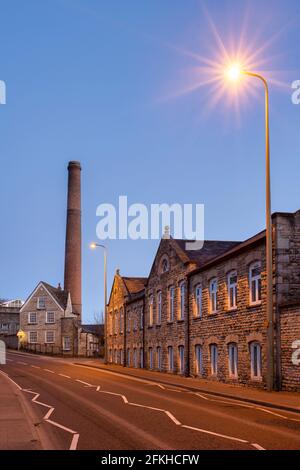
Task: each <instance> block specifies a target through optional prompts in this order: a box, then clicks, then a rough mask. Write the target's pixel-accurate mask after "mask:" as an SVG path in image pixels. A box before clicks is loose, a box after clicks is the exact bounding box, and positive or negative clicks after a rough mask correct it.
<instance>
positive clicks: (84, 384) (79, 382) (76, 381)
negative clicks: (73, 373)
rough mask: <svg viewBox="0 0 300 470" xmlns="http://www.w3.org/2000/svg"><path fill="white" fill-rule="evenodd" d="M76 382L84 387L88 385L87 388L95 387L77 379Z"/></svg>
mask: <svg viewBox="0 0 300 470" xmlns="http://www.w3.org/2000/svg"><path fill="white" fill-rule="evenodd" d="M75 381H76V382H79V383H81V384H83V385H86V386H87V387H92V386H93V385H91V384H89V383H87V382H84V381H83V380H79V379H75Z"/></svg>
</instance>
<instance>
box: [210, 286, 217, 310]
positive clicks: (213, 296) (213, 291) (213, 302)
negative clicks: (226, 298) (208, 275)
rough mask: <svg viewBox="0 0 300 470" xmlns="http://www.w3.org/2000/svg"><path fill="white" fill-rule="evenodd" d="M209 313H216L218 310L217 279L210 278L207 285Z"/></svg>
mask: <svg viewBox="0 0 300 470" xmlns="http://www.w3.org/2000/svg"><path fill="white" fill-rule="evenodd" d="M209 298H210V313H216V312H217V310H218V281H217V279H212V280H211V281H210V285H209Z"/></svg>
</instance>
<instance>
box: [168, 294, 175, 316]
mask: <svg viewBox="0 0 300 470" xmlns="http://www.w3.org/2000/svg"><path fill="white" fill-rule="evenodd" d="M174 304H175V288H174V286H171V287H170V288H169V322H172V321H174Z"/></svg>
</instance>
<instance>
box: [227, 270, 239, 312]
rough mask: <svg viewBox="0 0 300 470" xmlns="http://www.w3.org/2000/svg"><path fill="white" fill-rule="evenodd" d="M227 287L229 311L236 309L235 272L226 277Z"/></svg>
mask: <svg viewBox="0 0 300 470" xmlns="http://www.w3.org/2000/svg"><path fill="white" fill-rule="evenodd" d="M227 285H228V308H229V309H230V310H232V309H235V308H236V307H237V272H236V271H232V272H231V273H229V274H228V276H227Z"/></svg>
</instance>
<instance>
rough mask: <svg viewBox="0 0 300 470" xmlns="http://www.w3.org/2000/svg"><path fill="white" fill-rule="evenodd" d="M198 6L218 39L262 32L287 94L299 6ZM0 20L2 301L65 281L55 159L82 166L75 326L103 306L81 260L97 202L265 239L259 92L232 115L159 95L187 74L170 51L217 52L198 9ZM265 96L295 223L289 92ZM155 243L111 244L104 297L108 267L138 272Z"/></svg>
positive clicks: (53, 11) (47, 7)
mask: <svg viewBox="0 0 300 470" xmlns="http://www.w3.org/2000/svg"><path fill="white" fill-rule="evenodd" d="M207 10H208V12H209V15H210V16H211V18H212V19H213V21H214V22H215V24H216V26H217V29H218V30H219V31H220V33H221V34H222V37H223V38H224V39H225V40H226V41H229V40H230V41H232V42H233V43H234V41H236V40H238V39H239V38H240V35H241V30H242V29H243V26H242V25H243V24H244V23H243V21H244V18H247V19H246V23H245V24H246V26H247V28H246V30H245V31H246V34H245V42H246V43H247V44H249V43H251V41H252V40H254V39H255V41H256V42H255V44H256V45H257V47H259V46H260V45H262V44H264V43H266V41H268V40H269V39H270V38H271V37H272V36H273V35H274V34H275V35H276V38H275V40H274V41H271V43H270V44H269V47H268V48H267V49H266V50H265V51H264V53H263V54H262V57H263V58H264V59H265V58H272V60H271V62H270V63H269V64H268V66H267V67H265V68H267V69H273V70H274V76H275V75H276V74H278V71H281V73H280V74H279V75H280V77H279V78H280V81H284V82H285V83H286V84H287V85H288V86H290V84H291V82H292V81H294V80H297V79H298V80H300V47H299V44H300V2H299V1H298V0H251V1H249V2H246V1H243V0H228V1H227V0H222V1H221V0H209V1H208V2H207ZM0 11H1V29H0V79H1V80H5V82H6V85H7V104H6V105H5V106H0V161H1V184H0V211H1V231H0V262H1V279H0V281H1V282H0V286H1V288H0V297H7V298H15V297H17V298H26V297H27V295H28V294H29V293H30V291H31V290H32V289H33V287H34V286H35V285H36V283H37V282H38V281H39V280H41V279H43V280H46V281H48V282H50V283H53V284H54V285H56V284H57V283H58V282H59V281H60V282H62V280H63V261H64V239H65V206H66V178H67V172H66V167H67V162H68V160H80V161H81V163H82V167H83V171H82V188H83V195H82V196H83V295H84V298H83V303H84V318H83V320H84V321H85V322H87V321H93V315H94V312H95V311H96V310H99V304H101V302H103V292H102V275H103V273H102V257H101V253H100V252H97V253H95V252H90V250H89V249H88V243H89V242H90V241H91V240H93V239H95V229H96V223H97V218H96V214H95V212H96V207H97V206H98V204H100V203H102V202H110V203H116V202H117V198H118V196H119V195H121V194H126V195H128V198H129V202H130V203H134V202H141V203H144V204H151V203H162V202H167V203H172V202H179V203H196V202H198V203H204V204H205V209H206V218H205V222H206V225H205V234H206V238H208V239H233V240H235V239H245V238H248V237H249V236H251V235H253V234H255V233H256V232H257V231H259V230H261V229H262V228H263V227H264V133H263V118H264V116H263V100H262V97H263V94H262V90H261V99H253V100H250V102H248V103H247V104H246V103H243V97H241V108H240V109H241V113H240V118H239V119H236V113H235V110H234V108H233V107H230V106H229V105H228V104H226V99H225V98H224V100H223V99H222V100H221V101H220V102H219V103H218V105H217V106H216V107H215V108H214V109H212V110H210V112H207V110H208V105H209V103H210V100H211V97H212V95H211V89H210V87H209V86H208V87H200V88H199V89H197V90H196V91H194V92H193V93H189V94H184V95H181V96H177V97H174V98H172V99H170V95H175V94H176V92H177V91H178V90H180V89H183V88H184V87H185V86H186V85H189V84H191V77H192V78H193V72H192V70H194V69H193V68H194V67H195V66H197V60H195V58H193V57H192V56H189V55H186V54H183V53H181V52H179V49H182V50H183V49H185V50H188V51H192V52H193V53H195V54H196V55H201V56H205V57H212V56H213V54H214V49H216V43H215V39H214V35H213V34H212V29H211V26H210V25H209V21H208V17H207V15H206V14H204V10H203V8H202V2H200V1H199V0H186V1H183V0H163V1H162V0H151V1H146V0H143V1H142V0H126V1H124V0H44V1H42V2H41V1H40V0H27V1H26V2H24V1H21V0H1V1H0ZM277 33H279V34H278V35H277ZM275 71H276V73H275ZM191 74H192V75H191ZM270 76H272V73H270ZM276 76H277V75H276ZM253 86H254V87H255V85H253ZM257 91H259V89H257ZM270 93H271V96H270V98H271V109H272V111H271V132H272V135H271V137H272V185H273V188H272V189H273V195H272V203H273V210H274V211H295V210H297V209H299V208H300V198H299V175H300V159H299V152H300V143H299V124H300V105H299V106H295V105H292V103H291V90H290V89H289V88H288V87H287V88H281V87H278V86H275V85H274V86H273V85H271V91H270ZM167 97H168V99H167ZM157 245H158V242H155V241H138V242H133V241H130V242H127V241H110V242H109V243H108V246H109V286H110V285H111V280H112V278H113V274H114V270H115V268H116V267H119V268H120V269H121V273H122V274H124V275H137V276H139V275H141V276H143V275H145V276H146V275H147V274H148V272H149V269H150V267H151V263H152V260H153V256H154V254H155V251H156V247H157Z"/></svg>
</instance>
